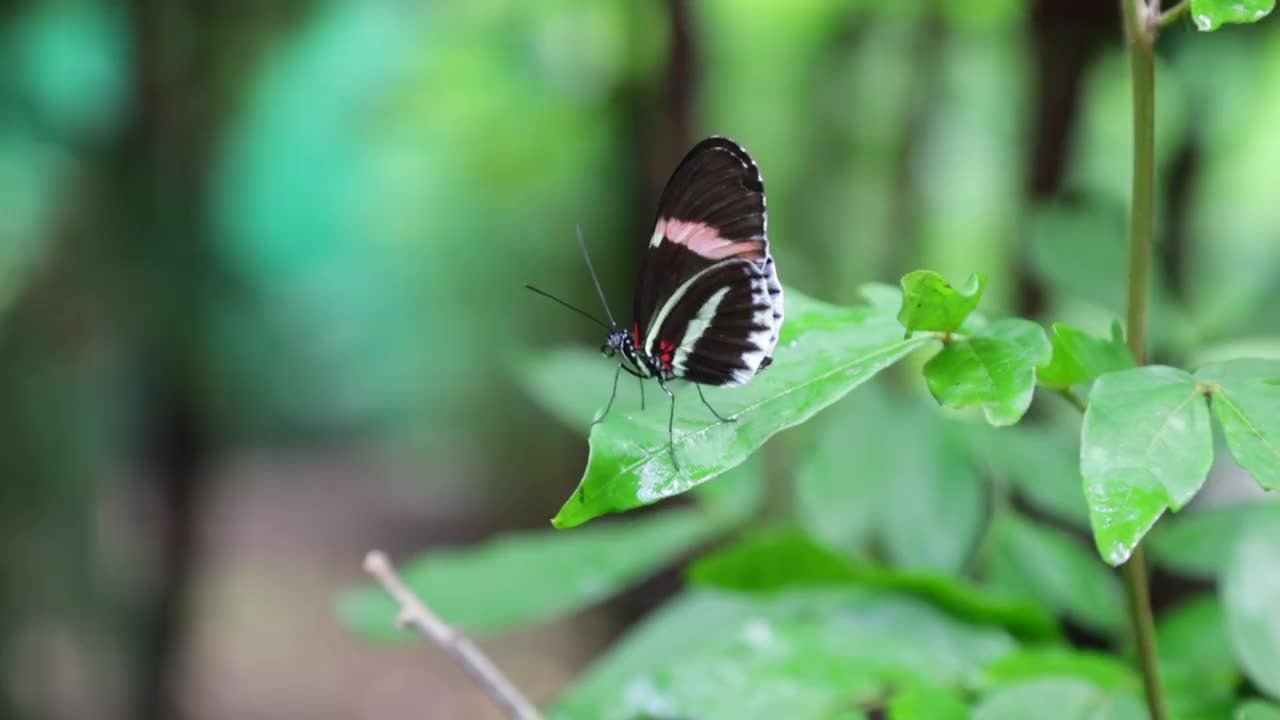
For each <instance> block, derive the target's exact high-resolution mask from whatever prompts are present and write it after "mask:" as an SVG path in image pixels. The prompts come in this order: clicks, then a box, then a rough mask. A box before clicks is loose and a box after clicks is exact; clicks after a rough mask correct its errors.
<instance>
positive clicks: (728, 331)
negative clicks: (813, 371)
mask: <svg viewBox="0 0 1280 720" xmlns="http://www.w3.org/2000/svg"><path fill="white" fill-rule="evenodd" d="M767 226H768V221H767V215H766V210H765V193H764V182H763V180H762V179H761V177H760V171H759V169H758V168H757V167H756V164H755V161H753V160H752V159H751V156H750V155H748V154H747V152H746V150H744V149H742V147H740V146H739V145H737V144H736V143H734V142H733V141H731V140H728V139H726V138H720V137H712V138H708V139H706V140H703V141H702V142H700V143H698V144H697V145H696V146H694V148H693V149H692V150H690V151H689V153H688V154H687V155H686V156H685V158H684V160H682V161H681V162H680V164H679V166H677V167H676V170H675V172H674V173H672V176H671V179H670V180H669V181H668V182H667V186H666V188H665V189H664V190H663V192H662V198H661V200H660V201H659V204H658V217H657V220H656V222H655V224H654V230H653V233H652V235H651V237H650V240H649V247H648V248H647V251H646V253H645V258H644V262H643V263H642V265H641V270H640V278H639V281H638V283H637V289H636V296H635V317H636V325H637V328H636V330H637V336H638V337H637V340H638V344H639V345H640V348H641V349H642V351H643V352H645V353H647V354H649V355H651V356H653V357H654V358H656V359H658V360H659V361H660V362H662V363H663V364H664V365H666V366H667V367H668V368H669V369H670V371H671V372H673V373H674V374H675V375H677V376H682V377H686V378H688V379H689V380H693V381H694V382H700V383H705V384H710V385H726V384H738V383H741V382H746V381H747V380H749V379H750V378H751V377H752V376H754V374H755V373H756V372H757V371H758V370H759V369H760V368H762V367H764V366H765V365H767V364H768V358H769V355H770V354H771V353H772V352H773V348H774V346H775V345H776V344H777V339H778V338H777V336H778V329H779V328H780V327H781V325H782V286H781V285H780V284H779V283H778V278H777V272H776V270H775V269H774V264H773V259H772V258H771V257H770V256H769V243H768V237H767ZM712 300H715V302H714V303H713V304H711V305H709V304H708V303H711V301H712ZM766 310H767V312H766ZM766 315H767V317H766ZM677 360H681V361H682V362H680V363H679V364H677V362H676V361H677Z"/></svg>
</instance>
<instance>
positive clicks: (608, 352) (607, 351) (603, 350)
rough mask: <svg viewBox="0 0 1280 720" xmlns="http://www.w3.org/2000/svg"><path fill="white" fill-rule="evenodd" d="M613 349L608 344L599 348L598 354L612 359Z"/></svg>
mask: <svg viewBox="0 0 1280 720" xmlns="http://www.w3.org/2000/svg"><path fill="white" fill-rule="evenodd" d="M613 351H614V348H613V346H612V345H610V344H609V343H605V344H604V345H601V346H600V354H601V355H603V356H605V357H613Z"/></svg>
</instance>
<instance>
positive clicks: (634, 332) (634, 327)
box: [631, 322, 640, 347]
mask: <svg viewBox="0 0 1280 720" xmlns="http://www.w3.org/2000/svg"><path fill="white" fill-rule="evenodd" d="M631 340H632V342H634V343H635V346H636V347H640V323H639V322H634V323H631Z"/></svg>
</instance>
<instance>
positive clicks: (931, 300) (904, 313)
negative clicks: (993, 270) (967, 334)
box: [898, 270, 987, 335]
mask: <svg viewBox="0 0 1280 720" xmlns="http://www.w3.org/2000/svg"><path fill="white" fill-rule="evenodd" d="M986 286H987V278H986V276H984V275H983V274H982V273H974V274H972V275H970V276H969V280H968V281H967V282H966V283H965V284H964V287H962V288H960V289H959V290H957V289H955V288H953V287H951V285H950V283H948V282H947V281H946V280H945V279H943V277H942V276H941V275H939V274H938V273H936V272H933V271H932V270H915V271H912V272H909V273H907V274H906V275H903V276H902V309H901V310H899V311H898V322H901V323H902V326H903V327H904V328H906V329H907V334H908V335H910V334H911V333H913V332H915V331H917V330H932V331H936V332H944V333H949V332H955V331H956V330H959V329H960V325H961V324H963V323H964V319H965V318H967V317H969V313H971V312H973V311H974V310H975V309H976V308H977V307H978V301H979V300H981V299H982V291H983V289H985V288H986Z"/></svg>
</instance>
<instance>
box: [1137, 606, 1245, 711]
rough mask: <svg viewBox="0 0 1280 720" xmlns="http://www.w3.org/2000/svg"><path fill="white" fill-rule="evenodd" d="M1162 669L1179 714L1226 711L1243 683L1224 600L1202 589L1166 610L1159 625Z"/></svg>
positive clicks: (1158, 637)
mask: <svg viewBox="0 0 1280 720" xmlns="http://www.w3.org/2000/svg"><path fill="white" fill-rule="evenodd" d="M1156 638H1157V643H1156V646H1157V648H1158V649H1159V651H1160V674H1161V675H1162V676H1163V677H1164V685H1165V692H1166V694H1167V695H1168V698H1169V704H1170V706H1171V707H1172V710H1173V716H1174V717H1179V718H1182V717H1186V718H1191V717H1204V718H1213V717H1222V715H1223V711H1222V710H1221V709H1220V708H1222V707H1226V708H1230V707H1231V702H1232V700H1233V699H1234V698H1235V694H1236V686H1238V685H1239V684H1240V671H1239V669H1237V667H1236V662H1235V658H1234V657H1233V655H1232V652H1231V644H1230V643H1229V642H1228V640H1227V633H1226V624H1225V621H1224V619H1223V611H1222V606H1221V605H1220V604H1219V603H1218V601H1217V599H1216V598H1214V597H1213V596H1212V595H1203V596H1200V597H1199V598H1196V599H1194V600H1191V601H1188V602H1186V603H1183V604H1182V605H1179V606H1178V607H1176V608H1174V609H1172V610H1169V611H1167V612H1165V613H1164V614H1163V615H1162V616H1161V618H1160V622H1159V623H1158V624H1157V626H1156Z"/></svg>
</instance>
